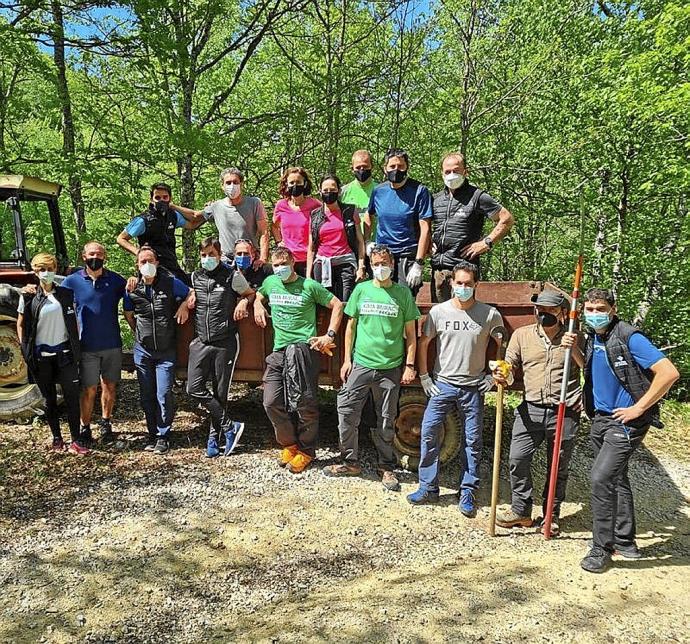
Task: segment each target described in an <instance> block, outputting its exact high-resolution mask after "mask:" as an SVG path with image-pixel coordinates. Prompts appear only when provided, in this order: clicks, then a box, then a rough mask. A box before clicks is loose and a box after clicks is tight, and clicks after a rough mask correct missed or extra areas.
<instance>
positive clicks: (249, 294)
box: [232, 288, 254, 322]
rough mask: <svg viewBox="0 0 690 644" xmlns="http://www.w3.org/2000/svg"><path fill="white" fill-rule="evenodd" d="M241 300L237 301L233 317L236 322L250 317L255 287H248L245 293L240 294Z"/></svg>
mask: <svg viewBox="0 0 690 644" xmlns="http://www.w3.org/2000/svg"><path fill="white" fill-rule="evenodd" d="M240 296H241V298H242V299H241V300H240V301H239V302H237V304H236V306H235V310H234V311H233V314H232V318H233V320H235V321H236V322H237V321H239V320H243V319H244V318H246V317H249V305H250V304H251V303H252V302H253V301H254V289H252V288H248V289H247V290H246V291H244V293H241V294H240Z"/></svg>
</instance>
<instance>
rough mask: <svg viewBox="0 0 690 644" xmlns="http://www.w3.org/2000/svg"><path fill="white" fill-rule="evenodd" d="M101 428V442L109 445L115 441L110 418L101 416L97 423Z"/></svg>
mask: <svg viewBox="0 0 690 644" xmlns="http://www.w3.org/2000/svg"><path fill="white" fill-rule="evenodd" d="M98 425H99V427H100V428H101V436H100V438H101V443H103V444H104V445H109V444H110V443H114V442H115V434H113V426H112V424H111V422H110V418H101V420H100V422H99V423H98Z"/></svg>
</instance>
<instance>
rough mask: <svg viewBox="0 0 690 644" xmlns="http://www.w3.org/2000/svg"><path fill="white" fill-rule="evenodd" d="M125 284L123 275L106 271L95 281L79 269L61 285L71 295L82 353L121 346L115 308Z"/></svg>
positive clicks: (122, 293) (123, 291)
mask: <svg viewBox="0 0 690 644" xmlns="http://www.w3.org/2000/svg"><path fill="white" fill-rule="evenodd" d="M126 284H127V282H126V280H125V278H124V277H122V275H118V274H117V273H113V272H112V271H109V270H107V269H105V268H104V269H103V273H102V274H101V276H100V277H99V278H98V279H97V280H96V281H94V280H92V279H91V278H90V277H89V275H88V273H87V272H86V269H83V268H82V269H81V270H80V271H77V272H75V273H72V275H69V276H68V277H66V278H65V279H64V281H63V282H62V286H64V287H65V288H68V289H70V290H72V291H73V292H74V301H75V302H76V304H77V319H78V320H79V334H80V337H81V348H82V351H106V350H108V349H118V348H120V347H121V346H122V338H121V336H120V324H119V322H118V310H117V309H118V303H119V302H120V300H121V299H122V298H123V297H124V295H125V286H126Z"/></svg>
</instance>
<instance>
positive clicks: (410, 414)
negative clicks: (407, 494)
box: [393, 387, 460, 470]
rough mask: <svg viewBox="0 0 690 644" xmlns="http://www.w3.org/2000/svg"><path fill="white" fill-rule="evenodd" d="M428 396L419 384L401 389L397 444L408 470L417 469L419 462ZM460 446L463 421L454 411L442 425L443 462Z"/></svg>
mask: <svg viewBox="0 0 690 644" xmlns="http://www.w3.org/2000/svg"><path fill="white" fill-rule="evenodd" d="M427 400H428V399H427V397H426V394H425V393H424V392H423V391H422V389H419V388H417V387H414V388H413V387H407V388H403V389H402V391H401V392H400V400H399V402H398V417H397V418H396V420H395V437H394V438H393V447H394V448H395V452H396V454H397V456H398V460H399V461H400V465H401V466H402V467H403V468H404V469H406V470H416V469H417V467H418V466H419V452H420V447H419V443H420V438H421V433H422V418H423V417H424V410H425V409H426V403H427ZM459 447H460V421H459V419H458V416H457V413H456V412H454V411H453V412H451V413H449V414H448V415H447V416H446V419H445V421H444V422H443V426H442V427H441V454H440V460H441V464H444V463H447V462H448V461H450V460H451V459H452V458H453V457H454V456H455V455H456V454H457V453H458V449H459Z"/></svg>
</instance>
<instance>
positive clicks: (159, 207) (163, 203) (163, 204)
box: [153, 200, 168, 214]
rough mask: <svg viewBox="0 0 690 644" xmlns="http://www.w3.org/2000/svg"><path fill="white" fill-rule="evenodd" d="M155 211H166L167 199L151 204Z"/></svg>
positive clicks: (160, 212) (161, 212)
mask: <svg viewBox="0 0 690 644" xmlns="http://www.w3.org/2000/svg"><path fill="white" fill-rule="evenodd" d="M153 207H154V208H155V210H156V212H157V213H159V214H163V213H166V212H168V202H167V201H162V200H161V201H156V203H155V204H154V206H153Z"/></svg>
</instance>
